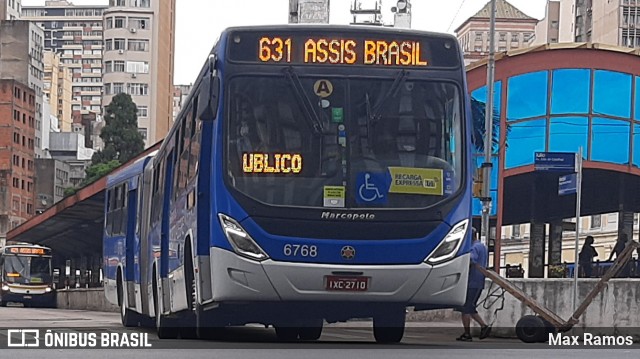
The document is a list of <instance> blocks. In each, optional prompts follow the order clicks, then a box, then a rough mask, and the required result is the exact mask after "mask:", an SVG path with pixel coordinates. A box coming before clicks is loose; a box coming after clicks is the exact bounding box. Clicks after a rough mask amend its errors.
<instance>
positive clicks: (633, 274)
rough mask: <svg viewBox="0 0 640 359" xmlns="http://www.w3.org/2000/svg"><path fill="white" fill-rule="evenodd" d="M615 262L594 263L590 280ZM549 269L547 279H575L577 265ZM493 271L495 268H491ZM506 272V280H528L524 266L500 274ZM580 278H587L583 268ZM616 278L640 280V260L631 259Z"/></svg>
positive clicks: (547, 266)
mask: <svg viewBox="0 0 640 359" xmlns="http://www.w3.org/2000/svg"><path fill="white" fill-rule="evenodd" d="M612 265H613V261H595V262H593V263H592V267H591V268H592V269H591V276H590V277H589V278H602V276H603V275H604V274H605V273H606V272H607V270H609V268H611V266H612ZM545 267H546V268H547V271H546V273H547V276H546V278H573V271H574V270H575V263H568V262H564V263H561V264H545ZM490 269H491V270H493V268H490ZM502 270H504V273H505V277H506V278H527V276H526V273H525V270H524V268H523V267H522V264H516V265H513V264H507V265H505V266H501V267H500V272H501V273H502ZM578 270H579V272H578V277H579V278H586V277H587V276H586V275H585V273H584V271H583V270H582V268H580V267H579V268H578ZM615 278H640V259H631V260H629V262H628V263H627V264H626V265H625V266H624V267H623V269H622V270H621V271H620V273H618V275H617V276H616V277H615Z"/></svg>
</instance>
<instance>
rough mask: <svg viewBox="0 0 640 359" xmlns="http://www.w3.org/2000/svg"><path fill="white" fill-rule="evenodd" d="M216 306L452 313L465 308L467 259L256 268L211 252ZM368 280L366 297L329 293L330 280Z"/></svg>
mask: <svg viewBox="0 0 640 359" xmlns="http://www.w3.org/2000/svg"><path fill="white" fill-rule="evenodd" d="M210 258H211V275H212V287H213V300H214V301H216V302H247V301H248V302H253V301H258V302H261V301H270V302H273V301H276V302H278V301H285V302H289V301H291V302H299V301H304V302H376V303H382V302H388V303H391V302H393V303H404V304H406V305H407V306H409V305H434V306H443V307H454V306H458V305H462V304H464V301H465V298H466V291H467V288H466V287H467V277H468V271H469V255H468V254H465V255H462V256H460V257H457V258H455V259H453V260H451V261H448V262H446V263H443V264H440V265H436V266H432V265H429V264H426V263H421V264H416V265H335V264H315V263H294V262H276V261H272V260H266V261H263V262H255V261H251V260H248V259H245V258H242V257H239V256H238V255H236V254H235V253H232V252H229V251H227V250H223V249H220V248H212V249H211V257H210ZM332 276H333V277H344V276H347V277H367V278H368V279H367V280H368V283H367V288H366V290H365V291H362V290H361V291H352V290H332V289H328V288H327V287H328V285H327V280H328V278H329V277H332Z"/></svg>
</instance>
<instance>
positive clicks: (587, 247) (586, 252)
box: [578, 236, 598, 278]
mask: <svg viewBox="0 0 640 359" xmlns="http://www.w3.org/2000/svg"><path fill="white" fill-rule="evenodd" d="M593 242H594V240H593V237H592V236H587V238H586V239H585V240H584V245H583V246H582V250H581V251H580V256H579V257H578V258H579V259H578V263H579V265H580V269H581V270H582V273H583V275H584V278H591V276H592V273H593V257H597V256H598V252H597V251H596V249H595V248H594V247H593Z"/></svg>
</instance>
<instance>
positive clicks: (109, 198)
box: [105, 188, 115, 236]
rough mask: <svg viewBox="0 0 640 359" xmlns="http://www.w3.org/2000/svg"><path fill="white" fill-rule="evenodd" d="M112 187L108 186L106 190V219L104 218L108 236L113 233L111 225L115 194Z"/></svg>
mask: <svg viewBox="0 0 640 359" xmlns="http://www.w3.org/2000/svg"><path fill="white" fill-rule="evenodd" d="M113 191H114V190H113V188H110V189H109V190H108V191H107V220H106V224H105V226H106V228H105V230H106V232H107V235H108V236H111V235H112V234H113V231H112V226H113V209H114V206H115V196H114V193H113Z"/></svg>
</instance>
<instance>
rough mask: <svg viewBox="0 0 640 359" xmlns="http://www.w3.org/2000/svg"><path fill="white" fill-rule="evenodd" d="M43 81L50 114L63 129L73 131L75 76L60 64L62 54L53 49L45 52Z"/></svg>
mask: <svg viewBox="0 0 640 359" xmlns="http://www.w3.org/2000/svg"><path fill="white" fill-rule="evenodd" d="M43 82H44V89H43V90H44V96H45V100H48V102H49V106H50V114H51V115H53V116H55V117H56V118H57V119H58V125H59V127H60V130H61V131H63V132H71V124H72V123H73V117H72V113H71V108H72V107H71V106H72V105H71V100H72V91H73V90H72V83H73V78H72V76H71V72H70V71H69V68H67V67H65V66H61V65H60V55H59V54H57V53H55V52H53V51H45V53H44V78H43ZM45 130H46V129H45Z"/></svg>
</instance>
